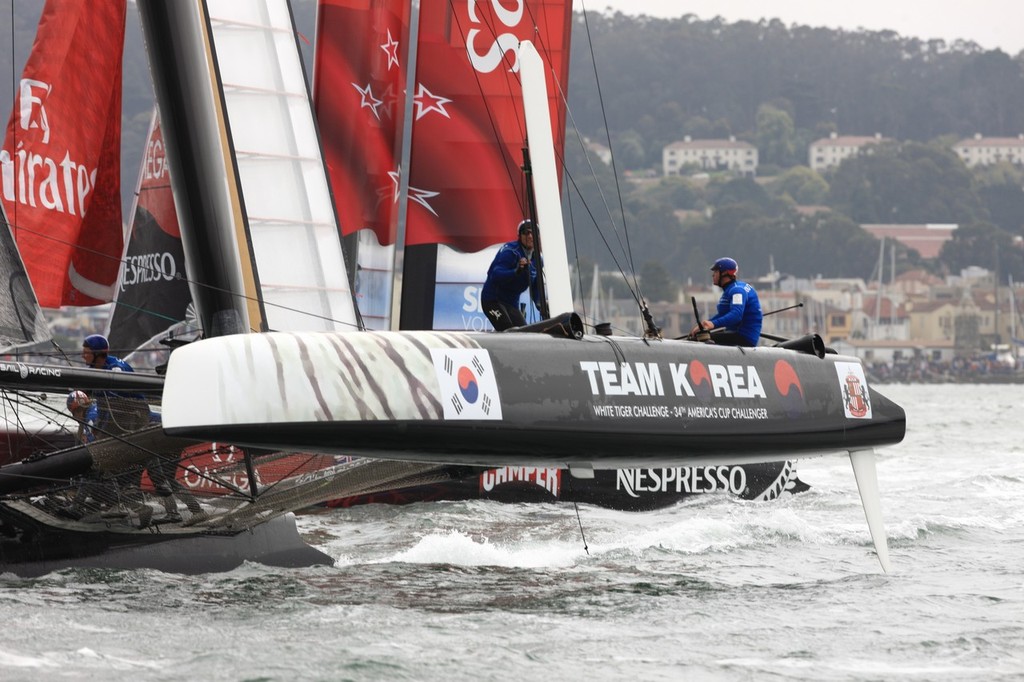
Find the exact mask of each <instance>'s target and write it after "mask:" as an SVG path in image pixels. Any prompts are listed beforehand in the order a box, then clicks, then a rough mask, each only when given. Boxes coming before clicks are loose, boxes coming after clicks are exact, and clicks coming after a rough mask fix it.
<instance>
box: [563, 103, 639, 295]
mask: <svg viewBox="0 0 1024 682" xmlns="http://www.w3.org/2000/svg"><path fill="white" fill-rule="evenodd" d="M558 92H559V95H560V96H561V98H562V102H563V104H564V106H565V111H566V114H567V115H568V117H569V121H570V122H571V123H572V129H573V132H574V133H576V140H577V141H578V142H579V144H580V149H581V150H582V151H583V158H585V159H586V160H587V166H588V167H589V168H590V176H591V177H592V178H594V184H595V186H596V187H597V192H598V195H599V196H600V197H601V203H603V204H604V208H605V212H606V213H607V214H608V222H609V223H610V224H611V226H612V232H614V233H615V237H616V239H617V240H618V242H619V248H620V249H621V250H622V253H623V254H626V253H627V251H628V249H627V247H626V245H625V244H623V242H622V239H623V238H622V236H621V235H620V234H619V230H618V227H617V226H616V222H615V218H613V217H612V209H611V206H610V205H609V204H608V197H606V196H605V193H604V188H602V187H601V184H600V183H599V182H597V170H596V169H595V168H594V162H593V160H592V159H591V158H590V154H589V153H588V152H587V145H586V142H585V141H584V139H583V135H582V133H581V132H580V128H579V126H578V125H576V117H574V116H573V115H572V111H571V110H570V109H569V100H568V98H567V97H566V96H565V93H564V92H563V91H562V88H561V84H560V83H559V84H558ZM559 161H561V162H562V167H563V168H565V167H566V163H565V159H564V158H560V159H559ZM584 203H586V202H584ZM594 225H595V227H596V226H597V222H596V219H595V223H594ZM599 229H600V228H599ZM628 237H629V235H626V239H627V241H628ZM605 244H606V245H607V246H608V249H609V253H611V246H610V245H608V243H607V241H606V242H605ZM630 265H631V267H632V263H631V264H630ZM619 272H620V273H621V274H622V276H623V277H626V273H625V271H624V270H623V269H622V268H621V267H620V268H619Z"/></svg>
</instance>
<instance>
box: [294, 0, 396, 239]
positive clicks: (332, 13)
mask: <svg viewBox="0 0 1024 682" xmlns="http://www.w3.org/2000/svg"><path fill="white" fill-rule="evenodd" d="M408 5H409V2H408V0H320V4H319V7H318V10H317V28H316V36H317V40H316V56H315V59H314V69H313V100H314V102H315V107H316V114H317V120H318V121H319V124H320V135H321V140H322V143H323V147H324V159H325V161H326V163H327V169H328V173H329V174H330V178H331V189H332V191H333V193H334V201H335V205H336V207H337V212H338V221H339V223H340V224H341V231H342V233H343V234H346V235H347V234H352V233H353V232H355V231H357V230H361V229H365V228H369V229H372V230H373V231H374V232H375V233H376V234H377V240H378V241H379V242H380V243H381V244H391V243H393V242H394V240H395V237H394V227H393V226H394V225H395V223H396V220H395V216H396V215H397V209H398V204H397V203H396V197H397V189H398V163H399V158H398V153H399V152H398V148H399V143H400V137H401V130H402V128H401V118H402V116H401V115H402V92H403V89H404V87H405V85H404V84H405V63H404V55H405V53H406V51H407V50H406V48H405V45H406V42H407V41H406V38H407V34H408V27H409V13H408Z"/></svg>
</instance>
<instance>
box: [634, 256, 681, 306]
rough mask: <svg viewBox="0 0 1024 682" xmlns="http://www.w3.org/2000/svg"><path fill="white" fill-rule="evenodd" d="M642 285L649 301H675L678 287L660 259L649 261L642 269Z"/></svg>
mask: <svg viewBox="0 0 1024 682" xmlns="http://www.w3.org/2000/svg"><path fill="white" fill-rule="evenodd" d="M640 287H641V289H642V291H643V295H644V297H645V298H646V299H647V301H648V302H649V303H653V302H655V301H674V300H675V298H676V287H675V285H674V284H673V283H672V279H671V278H670V277H669V275H668V271H667V270H666V269H665V266H664V265H662V264H661V263H659V262H658V261H647V262H646V263H644V266H643V269H641V271H640Z"/></svg>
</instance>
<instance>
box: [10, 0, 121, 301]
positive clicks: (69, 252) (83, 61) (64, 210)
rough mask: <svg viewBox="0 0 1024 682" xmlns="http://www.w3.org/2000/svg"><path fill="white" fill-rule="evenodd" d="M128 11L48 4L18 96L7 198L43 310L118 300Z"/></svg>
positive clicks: (111, 4)
mask: <svg viewBox="0 0 1024 682" xmlns="http://www.w3.org/2000/svg"><path fill="white" fill-rule="evenodd" d="M125 8H126V3H125V0H105V1H104V2H88V1H87V0H49V1H48V2H47V3H46V5H45V7H44V8H43V13H42V16H41V17H40V20H39V29H38V31H37V33H36V41H35V44H34V45H33V47H32V54H31V55H30V56H29V59H28V62H27V63H26V65H25V70H24V72H23V74H22V78H21V80H20V82H19V84H18V89H17V91H16V95H15V102H14V109H13V111H12V112H11V118H10V121H9V123H8V125H7V134H6V138H5V140H4V147H3V150H2V151H0V168H2V173H0V179H2V192H0V196H2V199H3V202H4V209H5V211H6V213H7V217H8V219H9V220H10V222H11V228H12V230H11V231H12V233H13V234H14V238H15V240H16V241H17V243H18V248H19V250H20V251H21V255H22V258H23V259H24V262H25V269H26V270H27V272H28V275H29V278H30V279H31V281H32V285H33V287H34V288H35V291H36V295H37V296H38V298H39V304H40V305H41V306H43V307H44V308H58V307H60V306H63V305H73V306H83V305H96V304H99V303H106V302H109V301H110V300H111V299H112V298H113V295H114V286H115V283H116V279H117V273H118V269H119V265H120V258H121V250H122V244H123V242H122V234H121V186H120V180H121V178H120V176H121V168H120V154H121V63H122V52H123V46H124V28H125V12H126V9H125Z"/></svg>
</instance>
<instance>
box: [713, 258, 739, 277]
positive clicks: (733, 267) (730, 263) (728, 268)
mask: <svg viewBox="0 0 1024 682" xmlns="http://www.w3.org/2000/svg"><path fill="white" fill-rule="evenodd" d="M711 269H712V270H718V271H719V272H727V273H729V274H731V275H735V274H736V271H737V270H739V269H740V266H739V265H737V264H736V261H734V260H733V259H732V258H719V259H718V260H716V261H715V264H714V265H712V266H711Z"/></svg>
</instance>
